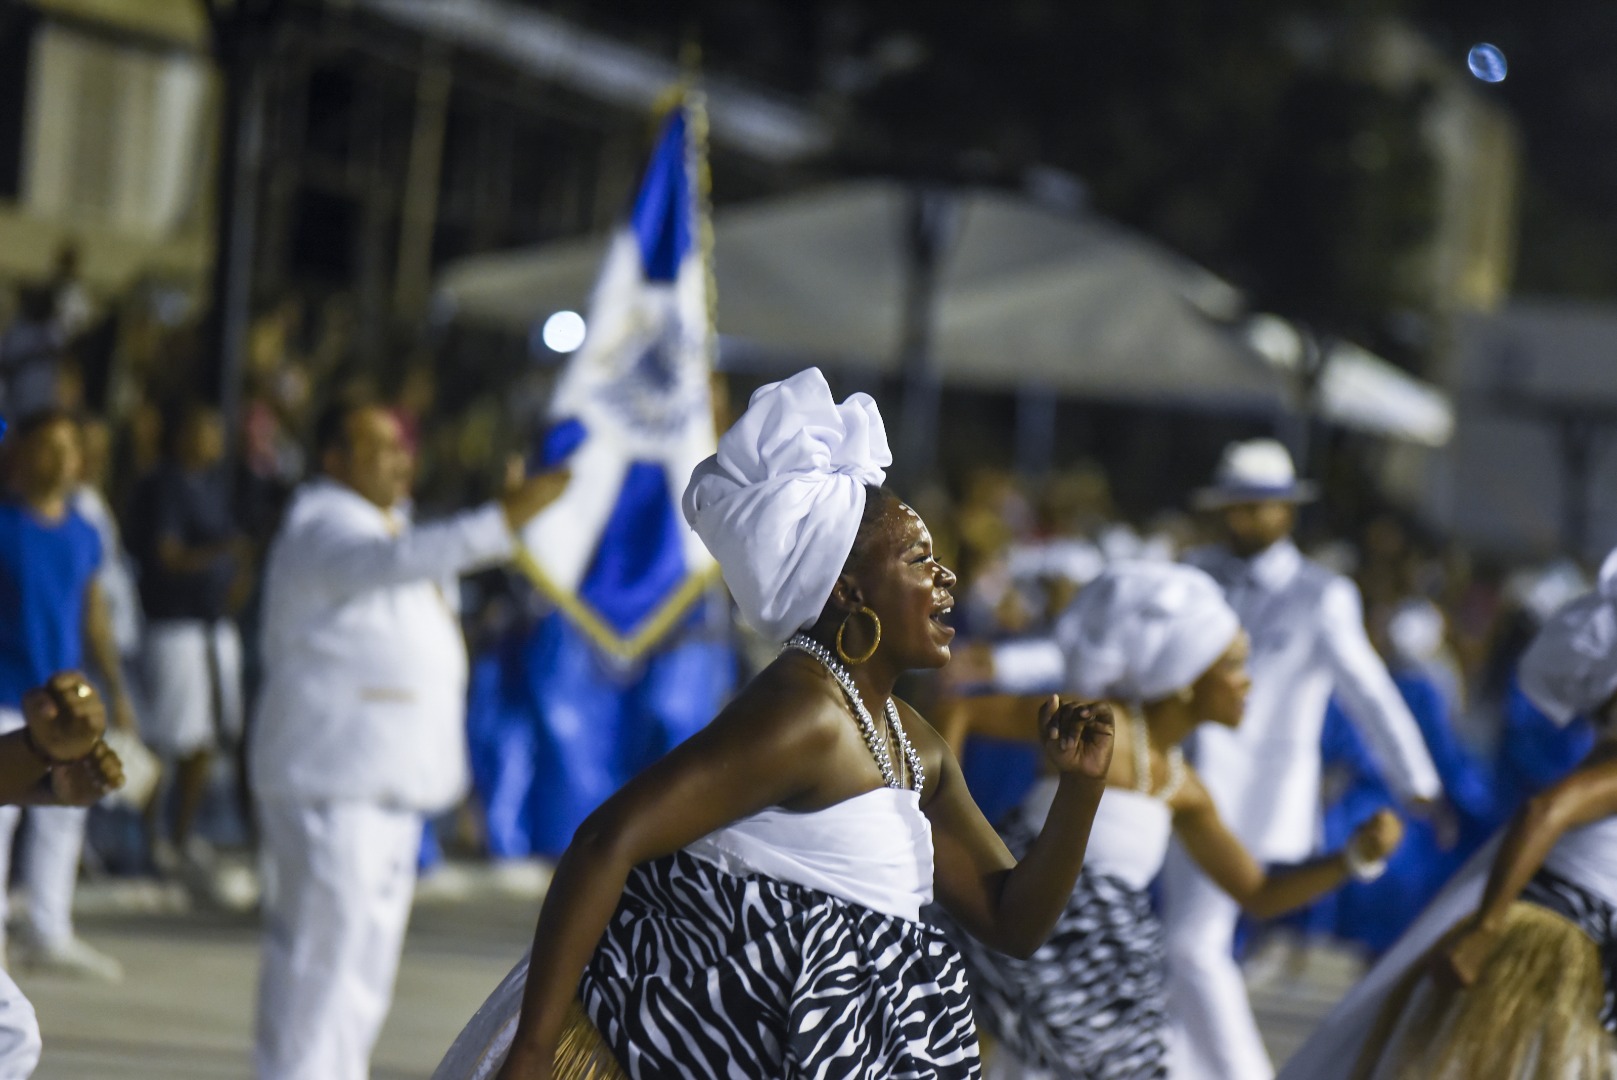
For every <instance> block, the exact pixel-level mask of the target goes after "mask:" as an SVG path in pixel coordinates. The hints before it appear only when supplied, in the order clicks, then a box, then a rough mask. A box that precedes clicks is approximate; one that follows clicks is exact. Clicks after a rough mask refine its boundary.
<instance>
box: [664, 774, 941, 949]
mask: <svg viewBox="0 0 1617 1080" xmlns="http://www.w3.org/2000/svg"><path fill="white" fill-rule="evenodd" d="M685 850H686V852H687V853H689V854H691V855H694V856H696V857H697V858H698V859H702V860H703V861H705V862H708V863H711V864H712V865H714V866H716V867H718V868H719V869H720V870H723V871H725V872H726V873H730V874H737V875H744V874H763V875H764V876H766V877H772V878H776V879H778V880H781V881H790V882H793V883H794V884H797V885H803V886H806V887H807V888H810V889H818V890H819V891H821V892H825V893H830V894H831V895H832V896H838V897H841V898H842V899H844V900H847V901H849V902H851V903H855V904H861V905H863V906H864V907H867V908H870V909H871V910H873V911H880V912H882V913H883V914H886V915H896V916H898V917H899V918H901V919H909V920H911V921H916V920H918V919H919V918H920V915H921V906H922V905H923V904H928V903H931V901H932V823H931V822H929V821H928V820H927V819H926V815H925V814H923V813H921V798H920V796H919V795H918V794H917V793H916V792H913V791H901V790H899V789H897V788H887V787H884V788H877V789H876V790H874V791H867V792H865V793H864V794H863V795H855V796H854V797H853V798H851V799H844V800H843V801H842V802H839V803H837V804H835V805H833V806H828V807H826V808H825V809H823V810H812V811H809V812H807V813H792V812H790V811H787V810H777V809H773V808H772V809H769V810H762V811H760V812H758V813H756V814H753V815H752V816H751V817H746V818H742V819H741V820H740V821H737V822H735V823H733V824H730V825H726V826H725V827H724V828H722V829H719V830H717V831H716V832H712V833H709V834H708V835H706V836H704V837H702V839H700V840H698V841H696V843H694V844H691V845H689V846H687V847H686V848H685Z"/></svg>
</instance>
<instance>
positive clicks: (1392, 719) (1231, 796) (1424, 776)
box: [1162, 439, 1442, 1080]
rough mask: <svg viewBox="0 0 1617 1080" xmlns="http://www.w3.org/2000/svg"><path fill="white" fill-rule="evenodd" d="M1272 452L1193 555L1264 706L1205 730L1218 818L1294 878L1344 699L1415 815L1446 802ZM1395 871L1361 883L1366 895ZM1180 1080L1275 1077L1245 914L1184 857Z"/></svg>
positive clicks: (1284, 456)
mask: <svg viewBox="0 0 1617 1080" xmlns="http://www.w3.org/2000/svg"><path fill="white" fill-rule="evenodd" d="M1313 494H1314V493H1313V490H1312V486H1311V485H1309V484H1308V483H1306V482H1300V481H1298V479H1297V476H1296V470H1295V467H1294V466H1293V464H1292V460H1291V456H1290V454H1288V453H1287V452H1286V449H1285V447H1284V446H1282V445H1281V444H1280V443H1278V442H1275V441H1274V440H1272V439H1256V440H1253V441H1251V442H1243V443H1235V444H1232V445H1231V446H1230V447H1228V448H1227V449H1226V451H1225V453H1224V457H1223V460H1222V461H1221V462H1220V464H1219V468H1218V471H1217V474H1216V477H1215V481H1214V484H1213V486H1212V487H1210V488H1207V489H1204V490H1203V491H1202V492H1200V493H1199V494H1198V497H1197V503H1198V505H1199V506H1200V507H1201V508H1202V509H1206V510H1212V511H1215V512H1217V513H1218V514H1219V516H1220V518H1221V521H1222V524H1223V527H1224V534H1225V543H1224V544H1223V545H1220V546H1215V547H1210V548H1203V549H1200V550H1198V551H1193V552H1191V553H1189V554H1188V555H1187V556H1186V558H1185V561H1186V562H1189V563H1191V564H1192V565H1195V566H1198V567H1200V568H1201V569H1203V570H1205V571H1207V572H1208V573H1209V574H1211V575H1212V576H1213V578H1214V579H1215V580H1216V581H1218V583H1219V584H1220V585H1222V586H1223V587H1224V590H1225V595H1226V596H1227V598H1228V599H1229V602H1230V605H1231V606H1232V607H1234V608H1235V611H1236V614H1238V615H1239V616H1240V617H1241V623H1242V625H1243V626H1245V627H1246V630H1247V633H1248V634H1249V635H1250V636H1251V639H1252V653H1251V659H1250V660H1249V661H1248V663H1249V665H1250V667H1251V671H1252V691H1251V695H1250V696H1249V697H1248V699H1247V707H1246V716H1245V718H1244V719H1243V720H1242V723H1241V726H1240V727H1239V728H1236V729H1233V730H1232V729H1226V728H1219V729H1216V730H1215V729H1214V727H1213V725H1203V727H1202V728H1201V729H1200V730H1199V731H1198V732H1197V734H1196V735H1195V737H1194V742H1193V745H1192V748H1191V751H1192V754H1193V755H1194V760H1195V764H1196V769H1197V772H1198V774H1199V775H1200V776H1201V778H1202V782H1203V783H1204V784H1205V785H1206V786H1207V790H1208V792H1209V793H1210V794H1211V795H1212V797H1213V801H1214V802H1215V803H1216V804H1217V806H1218V810H1219V813H1220V814H1221V815H1223V817H1224V820H1225V821H1227V822H1229V824H1230V827H1231V828H1232V829H1233V830H1234V831H1235V833H1236V835H1237V836H1239V837H1240V838H1241V841H1242V842H1243V843H1244V844H1246V845H1247V847H1248V848H1249V849H1251V851H1252V853H1253V854H1254V855H1256V856H1257V857H1258V858H1259V859H1261V860H1264V861H1266V862H1270V863H1294V862H1300V861H1302V860H1304V859H1306V858H1308V857H1309V855H1310V854H1312V852H1313V847H1314V842H1315V838H1316V831H1317V822H1318V819H1319V780H1320V749H1319V743H1320V733H1321V729H1322V727H1323V725H1324V722H1325V708H1326V704H1327V703H1328V701H1329V700H1330V698H1331V696H1332V694H1335V695H1336V697H1337V700H1338V701H1339V702H1340V703H1341V704H1342V706H1343V708H1344V709H1345V711H1346V712H1347V714H1348V716H1349V718H1350V719H1351V720H1352V721H1353V722H1354V725H1355V727H1357V728H1358V729H1359V731H1360V732H1361V733H1362V734H1363V735H1364V736H1365V738H1366V741H1367V742H1368V743H1369V745H1370V748H1371V750H1372V751H1373V752H1374V753H1375V754H1376V756H1377V758H1378V759H1379V760H1380V762H1381V764H1382V765H1383V767H1384V768H1385V770H1386V775H1387V777H1388V779H1389V781H1390V782H1391V783H1392V784H1393V785H1394V786H1395V788H1396V790H1397V791H1398V793H1399V794H1400V795H1401V796H1402V797H1403V799H1404V800H1406V802H1407V803H1408V804H1410V805H1412V806H1424V805H1425V804H1428V803H1431V802H1432V801H1433V800H1436V799H1437V798H1439V797H1440V795H1441V794H1442V787H1441V783H1440V781H1439V779H1438V775H1437V770H1436V768H1435V767H1434V766H1433V764H1432V760H1431V756H1430V755H1429V754H1428V753H1427V751H1426V746H1425V744H1424V743H1423V742H1422V740H1421V736H1420V729H1419V728H1418V727H1417V726H1416V724H1415V720H1414V717H1412V716H1411V715H1410V713H1409V709H1408V708H1407V706H1405V704H1404V701H1403V698H1402V697H1400V696H1399V694H1398V690H1397V687H1396V686H1394V684H1393V681H1392V678H1391V676H1390V675H1388V674H1387V669H1386V667H1385V666H1384V665H1383V664H1382V662H1381V660H1380V658H1379V657H1377V656H1376V654H1375V651H1374V649H1373V648H1372V647H1371V645H1370V642H1369V639H1368V637H1367V635H1366V633H1365V628H1364V616H1363V610H1362V602H1361V600H1360V597H1359V591H1358V589H1357V588H1356V587H1355V586H1354V584H1353V583H1352V582H1351V581H1349V580H1348V579H1347V578H1344V577H1342V576H1341V575H1339V574H1336V573H1333V572H1332V571H1330V570H1327V569H1326V568H1325V567H1323V566H1321V565H1319V564H1318V563H1315V562H1313V561H1311V560H1309V559H1306V558H1304V557H1303V555H1302V554H1301V553H1300V552H1299V551H1298V550H1297V546H1296V545H1295V544H1294V543H1292V540H1291V532H1292V529H1293V528H1294V526H1295V524H1296V507H1297V504H1298V503H1300V502H1303V501H1306V500H1308V499H1310V498H1312V497H1313ZM1381 869H1385V867H1384V865H1383V866H1379V867H1378V866H1374V865H1367V866H1362V867H1357V868H1355V873H1356V874H1357V875H1358V876H1359V877H1361V879H1363V880H1369V879H1370V878H1372V877H1374V876H1376V875H1377V874H1379V872H1380V870H1381ZM1162 888H1163V914H1164V921H1165V923H1166V927H1167V939H1168V958H1169V962H1168V970H1169V975H1168V993H1169V1015H1170V1016H1171V1017H1172V1018H1173V1022H1174V1027H1175V1031H1174V1050H1173V1054H1174V1057H1173V1068H1172V1069H1171V1071H1170V1075H1171V1076H1172V1077H1173V1078H1174V1080H1267V1078H1269V1077H1272V1076H1273V1075H1274V1067H1273V1065H1272V1064H1271V1063H1270V1061H1269V1058H1268V1054H1267V1053H1266V1051H1265V1050H1264V1046H1263V1040H1262V1038H1261V1037H1260V1036H1259V1034H1258V1029H1257V1023H1256V1021H1255V1020H1254V1019H1253V1016H1252V1007H1251V1005H1250V1003H1249V1002H1248V1001H1247V996H1246V987H1245V984H1244V983H1243V981H1242V978H1241V971H1240V968H1239V967H1238V966H1237V964H1236V962H1235V959H1234V956H1233V951H1232V950H1233V945H1234V934H1235V927H1236V922H1237V919H1238V918H1239V915H1240V912H1239V909H1238V908H1237V906H1236V904H1235V902H1234V901H1233V900H1231V899H1230V898H1229V897H1228V896H1227V895H1226V894H1225V893H1224V892H1223V891H1222V890H1220V889H1219V887H1218V886H1217V885H1214V884H1213V883H1212V882H1211V881H1210V880H1209V879H1208V878H1207V877H1206V876H1204V875H1203V874H1202V873H1201V871H1200V870H1199V869H1197V868H1196V867H1195V865H1194V864H1193V863H1192V862H1191V861H1190V859H1189V858H1188V857H1187V856H1186V855H1185V854H1184V852H1183V851H1181V850H1179V849H1178V848H1177V846H1176V847H1175V849H1174V850H1172V851H1171V852H1170V855H1169V859H1168V863H1167V866H1166V867H1165V868H1164V870H1163V877H1162Z"/></svg>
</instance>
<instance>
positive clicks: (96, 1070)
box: [19, 883, 1357, 1080]
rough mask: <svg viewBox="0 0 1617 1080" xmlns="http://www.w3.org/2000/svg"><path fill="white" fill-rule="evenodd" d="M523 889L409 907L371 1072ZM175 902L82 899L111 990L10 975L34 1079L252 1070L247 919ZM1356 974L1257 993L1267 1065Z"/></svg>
mask: <svg viewBox="0 0 1617 1080" xmlns="http://www.w3.org/2000/svg"><path fill="white" fill-rule="evenodd" d="M509 884H510V883H506V885H507V886H509ZM438 891H439V892H440V893H443V892H449V893H454V892H455V891H456V890H454V889H448V890H444V889H440V890H438ZM522 891H523V890H522V889H521V888H510V887H506V888H489V887H487V886H486V884H485V886H484V887H481V888H470V889H463V890H460V892H461V893H462V895H460V896H459V897H458V898H445V897H443V896H440V897H439V898H437V899H436V900H429V902H425V903H422V904H418V905H417V908H416V912H415V917H414V919H413V921H412V924H411V929H410V937H409V941H408V944H407V947H406V951H405V956H404V962H403V966H402V968H401V970H400V975H399V986H398V994H397V998H396V1000H395V1003H394V1008H393V1012H392V1015H391V1017H390V1018H389V1020H388V1024H387V1027H386V1029H385V1030H384V1031H383V1033H382V1038H381V1043H380V1045H379V1047H378V1049H377V1055H376V1061H375V1070H374V1074H373V1076H374V1080H407V1078H408V1080H416V1078H427V1077H430V1076H431V1073H432V1069H433V1067H434V1066H435V1065H436V1064H437V1062H438V1059H439V1057H440V1055H442V1053H443V1051H444V1049H445V1048H446V1047H447V1046H448V1045H449V1042H450V1040H451V1039H452V1038H453V1037H454V1035H455V1033H456V1032H458V1031H459V1030H460V1027H461V1025H462V1024H463V1023H464V1022H465V1020H466V1018H467V1017H468V1016H470V1015H471V1013H472V1011H473V1010H474V1009H475V1008H476V1007H477V1005H478V1004H479V1003H481V1001H482V1000H483V997H484V996H485V995H486V994H487V993H488V992H489V990H491V989H492V988H493V987H494V985H495V983H497V982H498V981H499V980H500V978H501V977H503V976H504V974H505V973H506V971H507V970H508V969H509V967H510V965H511V963H512V962H513V961H514V960H515V958H516V957H517V956H518V955H519V954H520V952H521V951H522V949H523V948H524V947H525V946H526V944H527V942H528V940H529V936H530V935H531V933H532V928H533V917H534V914H535V913H536V911H537V905H536V902H535V900H534V899H533V897H532V896H531V895H530V896H522V895H519V894H520V893H521V892H522ZM175 906H177V905H176V904H174V903H165V902H162V901H161V898H158V899H157V900H153V899H151V898H150V897H148V898H147V901H146V902H144V903H132V902H129V901H128V899H127V898H125V901H124V902H122V903H116V904H101V905H96V904H94V903H91V904H81V907H89V908H90V909H91V910H89V911H87V912H86V913H84V914H81V915H80V917H79V923H80V930H81V932H82V933H83V935H84V936H85V938H86V939H87V940H89V941H90V942H92V943H93V944H95V945H96V946H98V947H100V948H103V949H105V950H106V951H107V952H109V953H112V954H113V955H114V956H117V957H118V958H119V959H120V960H122V961H123V963H124V965H125V967H126V969H127V972H128V975H127V977H126V979H125V981H124V982H123V983H122V984H121V985H117V986H103V985H98V984H94V983H87V982H78V981H70V980H65V979H60V978H47V977H38V976H36V977H28V976H27V975H26V974H24V975H22V976H20V977H19V981H20V982H21V983H22V985H23V988H24V989H25V990H26V991H27V993H28V995H29V996H30V997H31V998H32V999H33V1001H34V1003H35V1005H36V1007H37V1008H38V1011H39V1016H40V1023H41V1026H42V1028H43V1029H44V1033H45V1045H46V1049H45V1059H44V1062H43V1063H42V1064H41V1066H40V1069H39V1071H38V1073H36V1074H35V1075H36V1077H37V1078H38V1080H108V1078H112V1077H117V1078H119V1080H158V1078H161V1080H247V1078H249V1077H250V1072H249V1069H248V1047H249V1040H250V1031H251V1017H252V1002H253V983H254V979H255V978H256V975H257V967H258V956H257V938H256V925H255V923H254V922H253V921H252V920H251V919H250V918H245V917H241V916H226V915H219V914H200V913H184V912H178V911H175V910H172V908H174V907H175ZM131 908H139V909H142V910H130V909H131ZM1356 970H1357V969H1356V967H1355V965H1353V964H1352V963H1351V961H1349V960H1348V959H1347V958H1346V957H1344V956H1342V955H1340V954H1335V953H1330V952H1323V951H1318V950H1316V951H1315V952H1313V953H1311V954H1310V955H1309V958H1308V964H1307V967H1306V969H1305V970H1304V971H1302V972H1301V973H1300V974H1293V975H1292V976H1290V977H1282V978H1280V979H1277V980H1274V981H1272V982H1269V983H1267V984H1265V985H1263V986H1260V987H1258V988H1257V989H1255V991H1254V1001H1255V1003H1256V1005H1257V1007H1258V1011H1259V1014H1260V1019H1261V1022H1262V1024H1263V1027H1264V1033H1265V1037H1266V1038H1268V1040H1269V1042H1270V1048H1271V1050H1272V1051H1273V1052H1274V1054H1275V1056H1276V1058H1277V1060H1283V1059H1284V1058H1285V1056H1286V1055H1287V1054H1289V1053H1290V1052H1291V1050H1292V1049H1294V1048H1295V1047H1296V1045H1297V1044H1298V1043H1299V1042H1300V1041H1301V1040H1302V1039H1303V1038H1304V1037H1305V1036H1306V1035H1307V1033H1308V1031H1310V1030H1311V1029H1312V1028H1313V1026H1314V1024H1315V1023H1316V1022H1317V1021H1318V1019H1319V1017H1320V1016H1322V1015H1323V1014H1324V1012H1325V1010H1326V1009H1327V1008H1328V1007H1329V1006H1330V1003H1331V1002H1333V1001H1334V1000H1335V999H1336V997H1337V996H1338V995H1340V994H1341V993H1342V992H1343V991H1344V990H1345V989H1346V988H1347V986H1348V985H1350V984H1351V982H1352V980H1353V979H1354V977H1355V975H1356Z"/></svg>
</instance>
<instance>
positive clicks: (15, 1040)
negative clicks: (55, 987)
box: [0, 971, 40, 1080]
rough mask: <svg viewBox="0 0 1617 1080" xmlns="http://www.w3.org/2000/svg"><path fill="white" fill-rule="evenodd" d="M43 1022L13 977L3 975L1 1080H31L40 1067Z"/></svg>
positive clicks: (0, 987)
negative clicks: (40, 1022) (41, 1023)
mask: <svg viewBox="0 0 1617 1080" xmlns="http://www.w3.org/2000/svg"><path fill="white" fill-rule="evenodd" d="M39 1054H40V1039H39V1019H38V1018H37V1017H36V1016H35V1015H34V1006H33V1005H32V1004H31V1003H30V1002H29V1000H28V999H27V998H26V997H24V996H23V992H22V990H21V989H19V988H18V986H17V984H16V983H14V982H12V981H11V976H10V975H7V974H6V973H5V972H4V971H0V1080H28V1077H30V1076H32V1075H34V1068H35V1067H36V1066H37V1065H38V1064H39Z"/></svg>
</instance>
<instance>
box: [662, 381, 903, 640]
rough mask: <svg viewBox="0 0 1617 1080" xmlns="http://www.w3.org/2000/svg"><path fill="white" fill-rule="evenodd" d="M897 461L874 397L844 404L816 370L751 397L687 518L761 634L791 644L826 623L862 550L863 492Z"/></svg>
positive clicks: (694, 480) (690, 500)
mask: <svg viewBox="0 0 1617 1080" xmlns="http://www.w3.org/2000/svg"><path fill="white" fill-rule="evenodd" d="M892 463H893V455H892V453H891V452H890V451H889V450H888V449H887V430H886V428H884V427H883V426H882V420H881V413H880V412H878V411H877V410H876V403H875V401H873V400H872V399H871V397H870V395H868V394H854V395H852V396H850V397H849V398H848V400H847V401H844V402H843V403H842V404H841V405H838V404H837V403H836V400H835V399H834V398H833V397H832V396H831V388H830V387H829V386H827V385H826V382H825V376H824V375H821V374H820V370H819V369H818V368H808V369H807V370H805V371H800V372H798V373H797V374H796V375H793V376H792V377H791V378H790V379H787V380H785V381H784V382H778V383H771V384H770V385H768V386H765V387H761V388H760V389H759V390H758V392H757V393H755V394H753V395H752V401H751V402H749V403H748V405H747V411H746V412H745V413H743V414H742V415H741V419H739V420H737V421H736V422H735V426H734V427H732V428H731V429H730V430H729V431H727V432H725V433H724V435H723V437H721V438H720V439H719V452H718V453H716V454H714V455H713V456H712V457H710V458H708V459H707V460H706V461H704V462H702V463H701V464H700V465H698V466H697V467H696V470H695V472H693V473H692V474H691V482H690V485H689V486H688V487H686V489H685V499H684V509H685V520H686V521H688V522H690V524H691V527H692V528H693V529H695V530H696V534H697V535H698V536H700V537H701V538H702V543H704V544H706V545H707V549H708V550H709V551H711V552H712V553H713V557H714V558H715V559H717V560H718V562H719V569H720V570H721V571H722V572H723V574H724V581H725V584H727V585H729V586H730V592H731V594H733V595H734V596H735V599H736V604H737V605H738V606H739V607H740V609H741V615H742V617H743V618H744V619H746V620H747V622H748V623H749V624H750V625H751V626H752V627H753V628H754V629H755V630H757V631H758V632H759V633H760V634H762V635H764V637H766V638H768V639H769V640H770V641H785V640H786V639H787V638H789V637H791V636H792V634H794V633H796V632H797V631H798V630H801V629H803V628H804V627H807V626H812V625H813V624H814V621H815V620H816V619H817V618H819V615H820V611H821V610H822V609H823V608H824V607H825V602H826V601H827V600H829V599H830V598H831V589H832V588H833V587H834V586H835V585H836V582H837V576H838V575H839V574H841V573H842V567H843V564H845V563H846V562H847V561H848V553H849V552H851V551H852V550H853V540H854V535H855V534H856V533H857V532H858V531H859V519H860V517H861V516H862V515H863V514H864V512H865V486H866V485H867V484H868V485H871V486H880V485H881V483H882V481H883V480H885V479H886V476H887V474H886V473H885V472H884V471H883V470H884V469H886V467H887V466H889V465H891V464H892Z"/></svg>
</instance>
